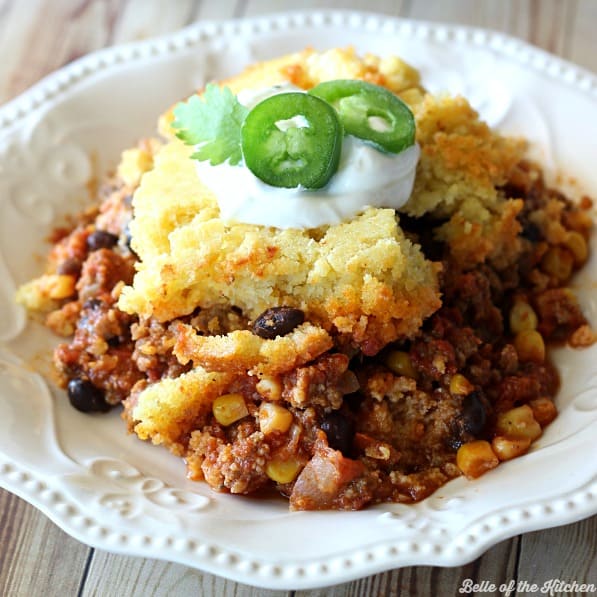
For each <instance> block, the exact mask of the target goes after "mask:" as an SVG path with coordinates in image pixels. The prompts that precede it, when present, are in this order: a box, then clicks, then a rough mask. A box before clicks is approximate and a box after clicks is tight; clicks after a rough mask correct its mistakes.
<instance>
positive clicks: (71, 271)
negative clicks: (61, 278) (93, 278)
mask: <svg viewBox="0 0 597 597" xmlns="http://www.w3.org/2000/svg"><path fill="white" fill-rule="evenodd" d="M56 273H58V274H62V275H67V276H78V275H79V274H80V273H81V261H80V259H77V258H76V257H68V258H67V259H65V260H64V261H62V262H61V263H60V264H59V265H58V267H57V268H56Z"/></svg>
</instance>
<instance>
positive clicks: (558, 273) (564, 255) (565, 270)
mask: <svg viewBox="0 0 597 597" xmlns="http://www.w3.org/2000/svg"><path fill="white" fill-rule="evenodd" d="M573 265H574V257H573V256H572V253H570V251H567V250H566V249H562V248H560V247H551V248H550V249H548V251H547V253H545V255H543V259H541V269H542V270H543V271H544V272H545V273H546V274H547V275H549V276H551V277H552V278H555V279H556V280H558V281H560V282H565V281H566V280H568V278H569V277H570V276H571V275H572V266H573Z"/></svg>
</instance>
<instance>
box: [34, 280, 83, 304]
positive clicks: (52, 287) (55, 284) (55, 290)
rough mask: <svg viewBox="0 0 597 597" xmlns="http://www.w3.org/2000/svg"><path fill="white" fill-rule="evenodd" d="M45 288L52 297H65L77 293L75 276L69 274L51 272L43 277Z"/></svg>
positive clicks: (58, 298) (46, 292) (57, 298)
mask: <svg viewBox="0 0 597 597" xmlns="http://www.w3.org/2000/svg"><path fill="white" fill-rule="evenodd" d="M41 279H42V280H43V290H44V292H45V294H46V295H47V296H48V297H50V298H51V299H55V300H60V299H65V298H68V297H70V296H73V295H74V294H75V283H76V281H75V277H74V276H69V275H68V274H49V275H47V276H43V277H42V278H41Z"/></svg>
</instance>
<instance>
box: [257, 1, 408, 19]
mask: <svg viewBox="0 0 597 597" xmlns="http://www.w3.org/2000/svg"><path fill="white" fill-rule="evenodd" d="M405 3H406V2H405V1H404V0H394V1H389V2H388V1H387V0H327V1H325V2H322V1H321V0H303V1H302V2H301V3H300V5H299V4H298V3H296V2H281V1H277V0H249V1H248V2H247V9H246V12H245V14H246V15H247V16H253V15H261V14H267V13H273V12H278V11H283V10H298V9H301V10H309V9H317V8H322V9H323V8H325V9H345V10H361V11H367V12H377V13H381V14H388V15H399V14H401V12H402V10H403V6H404V4H405Z"/></svg>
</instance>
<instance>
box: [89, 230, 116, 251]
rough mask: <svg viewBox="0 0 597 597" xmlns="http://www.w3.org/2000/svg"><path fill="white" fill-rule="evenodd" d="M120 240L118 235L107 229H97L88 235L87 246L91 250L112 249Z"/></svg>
mask: <svg viewBox="0 0 597 597" xmlns="http://www.w3.org/2000/svg"><path fill="white" fill-rule="evenodd" d="M117 242H118V237H117V236H116V235H115V234H112V233H111V232H107V231H106V230H96V231H94V232H92V233H91V234H90V235H89V236H88V237H87V248H88V249H89V250H90V251H97V250H98V249H111V248H112V247H113V246H114V245H115V244H116V243H117Z"/></svg>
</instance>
